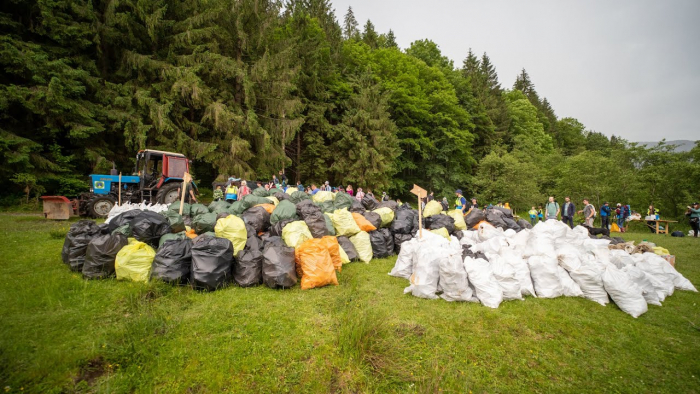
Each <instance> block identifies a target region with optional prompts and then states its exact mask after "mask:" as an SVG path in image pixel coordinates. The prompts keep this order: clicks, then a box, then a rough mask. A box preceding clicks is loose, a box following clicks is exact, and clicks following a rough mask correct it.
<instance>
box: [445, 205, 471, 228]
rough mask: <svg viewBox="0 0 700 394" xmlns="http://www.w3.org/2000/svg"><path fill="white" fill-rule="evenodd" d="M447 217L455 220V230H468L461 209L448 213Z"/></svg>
mask: <svg viewBox="0 0 700 394" xmlns="http://www.w3.org/2000/svg"><path fill="white" fill-rule="evenodd" d="M447 216H449V217H451V218H452V220H454V228H455V230H466V229H467V223H466V222H465V221H464V215H463V214H462V210H461V209H453V210H451V211H447Z"/></svg>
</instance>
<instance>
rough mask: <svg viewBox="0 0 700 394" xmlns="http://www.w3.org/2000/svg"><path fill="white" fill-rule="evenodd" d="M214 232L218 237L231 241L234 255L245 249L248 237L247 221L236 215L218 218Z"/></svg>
mask: <svg viewBox="0 0 700 394" xmlns="http://www.w3.org/2000/svg"><path fill="white" fill-rule="evenodd" d="M214 232H215V234H216V236H217V237H221V238H226V239H228V240H229V241H230V242H231V245H232V247H233V251H232V252H231V255H232V256H233V255H234V254H238V252H240V251H241V250H243V248H244V247H245V244H246V240H247V238H248V232H247V230H246V227H245V222H243V219H241V218H239V217H238V216H235V215H231V216H227V217H225V218H223V219H219V220H217V222H216V226H215V227H214Z"/></svg>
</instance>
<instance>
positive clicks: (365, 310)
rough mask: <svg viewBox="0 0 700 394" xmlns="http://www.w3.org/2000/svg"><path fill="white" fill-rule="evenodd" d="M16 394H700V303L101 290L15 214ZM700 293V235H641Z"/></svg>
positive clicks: (389, 288)
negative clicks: (625, 305)
mask: <svg viewBox="0 0 700 394" xmlns="http://www.w3.org/2000/svg"><path fill="white" fill-rule="evenodd" d="M0 220H2V223H3V228H4V231H3V242H2V243H0V256H2V257H0V305H2V312H0V313H1V314H0V390H1V389H2V387H6V390H7V391H9V392H20V391H22V390H23V392H41V393H51V392H117V393H122V392H163V393H178V392H207V393H220V392H250V393H273V392H274V393H276V392H292V393H327V392H341V393H344V392H347V393H358V392H360V393H365V392H370V393H386V392H395V393H413V392H415V393H437V392H445V393H468V392H474V393H481V392H489V393H492V392H505V393H511V392H542V393H549V392H600V393H609V392H629V393H638V392H665V393H693V392H699V391H700V357H698V356H699V355H700V305H699V304H700V295H698V294H697V293H690V292H683V291H677V292H676V293H675V294H674V295H673V296H671V297H670V298H668V299H667V300H666V301H665V302H664V306H663V307H656V306H649V312H647V313H646V314H644V315H642V316H641V317H640V318H638V319H633V318H631V317H630V316H629V315H627V314H625V313H623V312H621V311H620V310H619V309H618V308H617V307H616V306H615V305H608V306H607V307H602V306H600V305H598V304H596V303H593V302H591V301H587V300H585V299H578V298H558V299H547V300H545V299H533V298H528V299H526V300H525V301H522V302H519V301H512V302H505V303H503V304H501V307H500V308H499V309H496V310H493V309H489V308H486V307H483V306H481V305H477V304H469V303H448V302H445V301H442V300H423V299H418V298H415V297H412V296H410V295H404V294H403V289H404V287H405V286H406V284H407V283H406V281H405V280H402V279H398V278H393V277H390V276H388V275H387V272H389V271H390V269H391V267H392V266H393V263H394V260H395V258H390V259H383V260H375V261H372V262H371V263H370V264H368V265H366V264H361V263H352V264H349V265H346V266H345V267H344V268H343V271H342V273H340V274H339V281H340V286H337V287H327V288H322V289H313V290H306V291H302V290H300V289H299V288H298V287H297V288H295V289H292V290H285V291H275V290H271V289H268V288H266V287H257V288H248V289H242V288H237V287H231V288H227V289H224V290H221V291H217V292H214V293H199V292H195V291H192V290H190V289H188V288H182V287H171V286H168V285H165V284H162V283H149V284H136V283H127V282H117V281H115V280H104V281H85V280H83V279H82V278H81V276H80V275H79V274H77V273H71V272H69V270H68V269H67V267H66V266H64V265H63V264H62V263H61V260H60V250H61V246H62V244H63V240H62V239H60V238H57V234H60V233H61V232H65V231H66V229H67V227H68V223H65V222H63V223H61V222H51V221H45V220H43V219H41V218H40V217H38V216H33V217H32V216H20V215H0ZM625 238H628V239H634V240H636V241H640V240H642V239H647V240H649V241H652V242H656V243H657V244H659V245H661V246H664V247H667V248H668V249H670V250H671V251H672V253H674V254H676V256H677V260H676V262H677V267H678V269H679V270H680V272H682V273H683V274H684V275H685V276H686V277H687V278H688V279H690V280H691V281H692V282H693V283H694V284H695V285H696V286H697V285H699V284H700V263H699V262H698V257H699V256H698V250H699V248H698V246H700V239H692V238H687V237H686V238H680V239H679V238H671V237H667V236H660V235H653V234H648V233H628V234H625Z"/></svg>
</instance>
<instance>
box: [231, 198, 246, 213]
mask: <svg viewBox="0 0 700 394" xmlns="http://www.w3.org/2000/svg"><path fill="white" fill-rule="evenodd" d="M243 211H244V209H243V201H241V200H238V201H234V202H233V204H231V206H230V207H228V213H230V214H231V215H236V216H241V214H242V213H243Z"/></svg>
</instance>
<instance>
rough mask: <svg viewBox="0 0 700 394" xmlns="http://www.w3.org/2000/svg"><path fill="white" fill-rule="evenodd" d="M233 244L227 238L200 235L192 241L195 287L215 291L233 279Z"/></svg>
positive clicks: (192, 276)
mask: <svg viewBox="0 0 700 394" xmlns="http://www.w3.org/2000/svg"><path fill="white" fill-rule="evenodd" d="M232 265H233V244H232V243H231V241H229V240H228V239H226V238H218V237H212V236H210V235H200V236H199V237H197V238H195V239H194V240H193V241H192V272H191V275H190V282H191V283H192V286H193V287H194V288H195V289H200V290H209V291H213V290H216V289H218V288H221V287H224V286H226V284H227V283H228V281H229V280H230V279H231V266H232Z"/></svg>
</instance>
